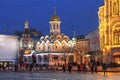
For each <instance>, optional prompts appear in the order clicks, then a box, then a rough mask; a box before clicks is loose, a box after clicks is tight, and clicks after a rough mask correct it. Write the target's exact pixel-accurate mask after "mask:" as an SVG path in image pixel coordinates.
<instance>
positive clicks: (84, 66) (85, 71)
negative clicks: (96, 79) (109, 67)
mask: <svg viewBox="0 0 120 80" xmlns="http://www.w3.org/2000/svg"><path fill="white" fill-rule="evenodd" d="M86 66H87V65H86V63H84V64H83V72H84V74H85V73H87V67H86Z"/></svg>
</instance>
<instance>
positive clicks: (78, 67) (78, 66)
mask: <svg viewBox="0 0 120 80" xmlns="http://www.w3.org/2000/svg"><path fill="white" fill-rule="evenodd" d="M77 69H78V72H80V65H79V64H78V65H77Z"/></svg>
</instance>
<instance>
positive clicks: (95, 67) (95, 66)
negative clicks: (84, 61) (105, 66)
mask: <svg viewBox="0 0 120 80" xmlns="http://www.w3.org/2000/svg"><path fill="white" fill-rule="evenodd" d="M94 69H95V72H96V73H97V63H95V65H94Z"/></svg>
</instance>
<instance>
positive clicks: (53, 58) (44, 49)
mask: <svg viewBox="0 0 120 80" xmlns="http://www.w3.org/2000/svg"><path fill="white" fill-rule="evenodd" d="M49 24H50V33H49V34H47V35H46V36H42V37H40V40H39V41H38V42H37V43H36V47H35V51H36V63H37V64H49V65H55V64H63V63H64V61H65V59H66V60H67V61H66V63H68V62H75V54H73V49H74V45H75V43H76V38H75V37H74V38H73V39H70V38H69V37H68V36H67V35H65V34H64V33H61V31H60V24H61V20H60V17H58V16H57V14H56V10H54V15H53V16H52V17H51V18H50V21H49ZM30 56H31V55H24V58H25V59H26V61H27V62H29V61H31V60H29V59H31V58H29V57H30Z"/></svg>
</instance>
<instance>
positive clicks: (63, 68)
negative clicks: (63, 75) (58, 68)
mask: <svg viewBox="0 0 120 80" xmlns="http://www.w3.org/2000/svg"><path fill="white" fill-rule="evenodd" d="M65 68H66V67H65V64H63V65H62V70H63V72H65Z"/></svg>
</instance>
